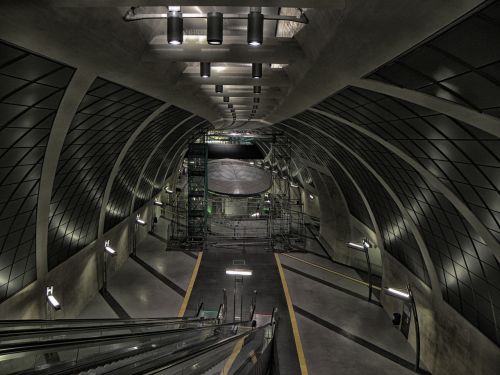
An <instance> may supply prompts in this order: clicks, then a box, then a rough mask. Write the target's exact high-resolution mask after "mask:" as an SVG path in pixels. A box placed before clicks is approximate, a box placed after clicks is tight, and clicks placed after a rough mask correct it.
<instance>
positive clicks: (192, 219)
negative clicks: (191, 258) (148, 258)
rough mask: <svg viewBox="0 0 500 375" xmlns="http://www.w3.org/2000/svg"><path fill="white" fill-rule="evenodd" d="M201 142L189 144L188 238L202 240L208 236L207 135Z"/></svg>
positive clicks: (189, 239) (192, 240) (196, 240)
mask: <svg viewBox="0 0 500 375" xmlns="http://www.w3.org/2000/svg"><path fill="white" fill-rule="evenodd" d="M199 139H201V142H193V143H190V144H189V147H188V152H187V155H186V156H187V162H188V163H187V169H188V205H187V206H188V207H187V208H188V209H187V240H188V241H190V242H201V241H204V240H205V239H206V236H207V195H208V193H207V191H208V176H207V169H208V168H207V159H208V147H207V143H206V142H205V135H203V136H202V137H201V138H199Z"/></svg>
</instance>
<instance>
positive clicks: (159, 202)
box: [153, 199, 163, 207]
mask: <svg viewBox="0 0 500 375" xmlns="http://www.w3.org/2000/svg"><path fill="white" fill-rule="evenodd" d="M153 204H154V205H155V206H158V207H163V202H162V201H158V200H156V199H155V201H154V202H153Z"/></svg>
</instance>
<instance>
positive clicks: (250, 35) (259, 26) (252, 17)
mask: <svg viewBox="0 0 500 375" xmlns="http://www.w3.org/2000/svg"><path fill="white" fill-rule="evenodd" d="M263 39H264V15H263V14H262V13H261V12H250V13H248V25H247V43H248V44H250V45H251V46H260V45H261V44H262V40H263Z"/></svg>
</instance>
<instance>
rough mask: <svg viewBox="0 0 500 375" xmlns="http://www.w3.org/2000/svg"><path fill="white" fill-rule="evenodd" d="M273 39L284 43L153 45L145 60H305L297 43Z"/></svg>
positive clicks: (286, 39) (278, 61)
mask: <svg viewBox="0 0 500 375" xmlns="http://www.w3.org/2000/svg"><path fill="white" fill-rule="evenodd" d="M273 39H280V41H279V42H276V43H274V42H273V43H266V41H264V44H263V45H262V46H260V47H253V46H249V45H248V44H246V43H240V44H222V45H220V46H211V45H208V44H198V43H193V44H187V43H185V44H182V45H178V46H174V45H170V44H166V43H158V44H150V49H149V50H147V51H146V52H145V53H144V55H143V56H142V61H143V62H158V61H169V62H199V61H206V62H221V63H249V62H260V63H265V64H292V63H294V62H296V61H298V60H300V59H303V58H305V57H304V52H303V51H302V48H301V47H300V46H299V44H298V43H297V42H296V41H295V40H293V39H289V38H273Z"/></svg>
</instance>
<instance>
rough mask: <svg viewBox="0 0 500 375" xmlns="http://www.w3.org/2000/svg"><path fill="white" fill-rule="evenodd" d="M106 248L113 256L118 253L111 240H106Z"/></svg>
mask: <svg viewBox="0 0 500 375" xmlns="http://www.w3.org/2000/svg"><path fill="white" fill-rule="evenodd" d="M104 250H105V251H106V253H108V254H109V255H111V256H115V255H116V250H115V249H113V248H112V247H111V245H110V242H109V240H107V241H106V242H104Z"/></svg>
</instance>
